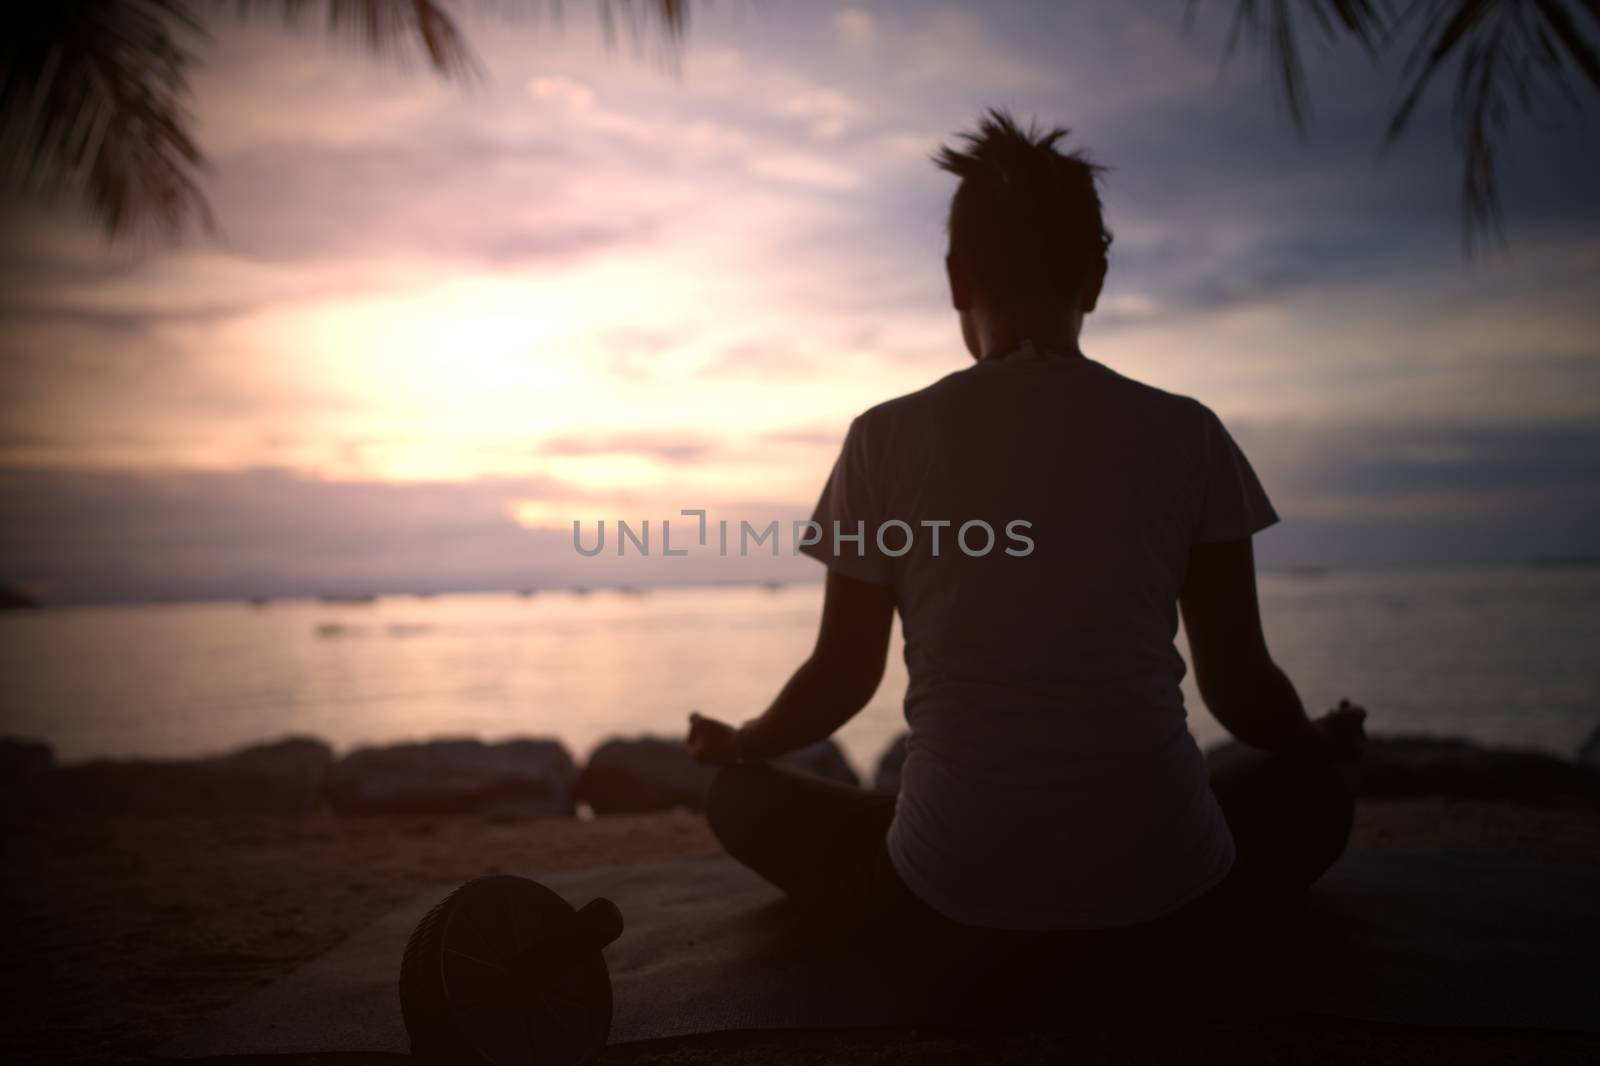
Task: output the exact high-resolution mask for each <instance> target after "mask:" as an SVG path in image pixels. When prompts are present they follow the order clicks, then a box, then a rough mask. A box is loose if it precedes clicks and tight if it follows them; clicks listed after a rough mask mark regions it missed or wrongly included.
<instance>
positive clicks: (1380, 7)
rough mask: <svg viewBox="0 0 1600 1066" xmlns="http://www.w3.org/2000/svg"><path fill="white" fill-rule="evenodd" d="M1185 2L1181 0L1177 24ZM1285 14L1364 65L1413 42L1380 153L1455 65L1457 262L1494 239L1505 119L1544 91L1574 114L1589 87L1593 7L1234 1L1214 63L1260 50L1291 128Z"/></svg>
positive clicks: (1290, 26) (1291, 62)
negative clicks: (1347, 41) (1363, 54)
mask: <svg viewBox="0 0 1600 1066" xmlns="http://www.w3.org/2000/svg"><path fill="white" fill-rule="evenodd" d="M1197 3H1198V0H1190V4H1189V10H1188V11H1187V12H1186V15H1185V18H1186V19H1190V18H1192V16H1193V9H1194V7H1195V6H1196V4H1197ZM1294 8H1300V9H1303V10H1304V11H1305V13H1306V14H1308V15H1309V16H1310V18H1311V21H1313V22H1315V23H1316V24H1317V25H1318V26H1319V27H1320V28H1321V31H1322V33H1323V35H1324V37H1330V38H1331V37H1336V36H1339V35H1343V36H1345V37H1349V38H1354V39H1355V40H1356V41H1358V42H1359V43H1360V44H1361V46H1362V47H1363V48H1364V49H1365V50H1366V51H1367V53H1368V54H1369V55H1373V56H1375V57H1376V56H1377V55H1379V54H1380V53H1381V52H1382V51H1383V50H1384V49H1386V48H1387V47H1389V46H1390V45H1391V44H1392V43H1393V42H1394V41H1395V40H1396V39H1398V38H1399V37H1401V36H1402V35H1407V34H1414V36H1415V39H1414V41H1413V43H1412V45H1411V48H1410V52H1409V55H1408V57H1407V59H1406V60H1405V64H1404V70H1403V74H1402V79H1401V80H1402V83H1403V86H1404V88H1403V90H1402V92H1401V93H1400V97H1399V101H1398V103H1397V104H1396V105H1395V108H1394V111H1393V112H1392V114H1391V116H1390V118H1389V123H1388V127H1387V130H1386V132H1385V135H1384V145H1385V147H1387V146H1389V145H1391V144H1393V143H1394V141H1395V140H1397V139H1398V138H1399V137H1400V135H1401V134H1402V133H1404V132H1405V130H1406V128H1407V126H1408V125H1409V124H1410V122H1411V120H1412V117H1413V115H1414V114H1415V112H1416V110H1417V106H1418V104H1419V103H1420V102H1421V100H1422V98H1423V96H1424V94H1425V93H1426V91H1427V89H1428V87H1429V85H1431V84H1432V83H1433V80H1434V78H1435V77H1436V76H1437V75H1438V74H1439V73H1440V72H1441V71H1442V70H1443V69H1444V68H1445V67H1447V66H1448V65H1450V64H1451V63H1456V64H1458V66H1457V69H1456V79H1455V86H1454V99H1453V103H1452V111H1451V114H1452V121H1453V123H1454V127H1455V135H1456V142H1457V145H1458V147H1459V149H1460V151H1461V157H1462V177H1461V232H1462V241H1463V245H1464V247H1465V249H1466V250H1467V252H1468V253H1469V254H1470V253H1471V251H1472V250H1473V248H1474V247H1475V245H1476V244H1477V242H1478V241H1479V240H1481V239H1483V238H1485V237H1491V238H1493V239H1495V240H1498V241H1503V240H1504V219H1503V209H1502V205H1501V199H1500V186H1499V180H1498V175H1499V167H1498V162H1499V159H1498V151H1499V146H1500V144H1501V141H1502V139H1503V138H1504V136H1505V133H1506V131H1507V129H1508V127H1509V125H1510V122H1511V120H1512V118H1513V117H1514V114H1515V113H1517V112H1520V113H1522V114H1523V115H1524V116H1529V117H1531V116H1533V115H1534V114H1535V113H1536V111H1537V109H1538V108H1539V106H1540V105H1541V103H1542V102H1543V100H1544V99H1546V97H1547V96H1548V95H1550V94H1552V93H1553V94H1555V95H1559V96H1561V97H1563V98H1565V99H1566V100H1567V101H1568V102H1569V103H1571V104H1572V105H1573V106H1574V107H1575V108H1576V107H1581V105H1582V101H1581V99H1580V97H1579V95H1578V91H1577V90H1578V88H1579V87H1580V86H1582V85H1583V84H1584V83H1587V85H1588V86H1589V87H1590V88H1591V89H1600V48H1597V46H1596V43H1595V42H1596V34H1597V33H1600V0H1414V2H1412V3H1411V4H1409V5H1407V6H1406V8H1405V9H1404V11H1403V12H1402V13H1401V14H1400V15H1399V17H1398V18H1395V19H1393V20H1392V21H1391V20H1390V18H1389V17H1388V16H1389V5H1388V4H1387V3H1385V2H1384V0H1235V4H1234V12H1233V25H1232V28H1231V29H1230V30H1229V34H1228V44H1227V48H1226V52H1225V54H1226V55H1230V56H1231V55H1232V53H1233V51H1234V50H1235V49H1236V48H1237V46H1238V44H1239V42H1240V41H1241V40H1244V39H1248V40H1249V41H1250V42H1251V43H1253V44H1256V45H1258V46H1260V47H1261V48H1262V49H1263V50H1264V51H1265V52H1266V54H1267V57H1268V60H1269V65H1270V68H1271V69H1272V71H1273V72H1274V80H1276V81H1277V82H1278V84H1279V89H1280V92H1281V93H1282V96H1283V100H1284V102H1285V103H1286V104H1287V106H1288V109H1289V115H1290V117H1291V119H1293V121H1294V124H1295V128H1296V129H1298V130H1302V131H1303V130H1304V129H1305V127H1306V124H1307V122H1308V120H1309V115H1310V99H1309V96H1308V94H1307V89H1306V82H1305V71H1304V66H1303V63H1302V60H1301V56H1300V43H1299V35H1298V33H1297V32H1296V27H1295V22H1294V12H1293V10H1292V9H1294Z"/></svg>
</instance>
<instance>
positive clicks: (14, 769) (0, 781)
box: [0, 737, 56, 788]
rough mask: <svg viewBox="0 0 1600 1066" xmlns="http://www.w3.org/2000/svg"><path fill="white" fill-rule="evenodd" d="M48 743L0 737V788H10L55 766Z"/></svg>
mask: <svg viewBox="0 0 1600 1066" xmlns="http://www.w3.org/2000/svg"><path fill="white" fill-rule="evenodd" d="M55 762H56V755H55V752H53V751H51V750H50V745H48V744H46V743H44V742H43V741H39V740H28V739H26V738H24V737H0V788H10V787H11V786H12V785H15V784H18V783H21V782H23V781H25V780H27V779H28V778H30V777H32V776H33V775H34V774H38V773H43V772H44V771H46V770H49V769H50V768H51V767H53V766H55Z"/></svg>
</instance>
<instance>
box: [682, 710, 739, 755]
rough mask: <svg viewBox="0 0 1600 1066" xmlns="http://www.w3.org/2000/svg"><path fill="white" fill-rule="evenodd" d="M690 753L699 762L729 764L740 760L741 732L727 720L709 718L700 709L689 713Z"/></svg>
mask: <svg viewBox="0 0 1600 1066" xmlns="http://www.w3.org/2000/svg"><path fill="white" fill-rule="evenodd" d="M688 745H689V754H690V756H692V757H693V758H694V761H695V762H697V763H704V764H705V765H707V766H728V765H731V764H733V763H736V762H738V761H739V734H738V731H737V730H735V729H734V727H733V726H731V725H729V724H728V723H727V722H719V721H717V720H716V719H715V718H707V717H706V716H705V715H703V714H701V713H700V712H699V711H692V712H690V714H689V739H688Z"/></svg>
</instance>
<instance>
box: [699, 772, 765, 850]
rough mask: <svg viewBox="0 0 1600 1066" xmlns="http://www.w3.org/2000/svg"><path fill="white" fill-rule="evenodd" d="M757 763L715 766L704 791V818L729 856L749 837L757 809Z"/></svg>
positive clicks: (758, 776) (758, 788)
mask: <svg viewBox="0 0 1600 1066" xmlns="http://www.w3.org/2000/svg"><path fill="white" fill-rule="evenodd" d="M765 769H766V768H765V767H764V766H762V765H761V764H759V763H735V764H733V765H730V766H722V767H718V769H717V772H716V775H715V776H713V777H712V779H711V786H710V787H709V788H708V789H707V790H706V798H705V816H706V822H707V823H708V824H709V825H710V826H711V832H712V833H713V834H714V835H715V836H716V838H717V839H718V840H719V841H721V842H722V846H723V847H724V848H725V849H727V850H728V851H729V852H730V853H733V852H735V849H736V848H737V847H738V846H739V844H740V842H742V841H743V840H745V839H747V838H748V835H749V828H750V826H751V824H752V823H753V821H754V820H755V815H756V813H757V811H758V809H759V806H760V805H759V804H758V803H757V802H756V798H757V796H758V795H759V790H760V780H759V778H760V776H761V772H762V771H763V770H765Z"/></svg>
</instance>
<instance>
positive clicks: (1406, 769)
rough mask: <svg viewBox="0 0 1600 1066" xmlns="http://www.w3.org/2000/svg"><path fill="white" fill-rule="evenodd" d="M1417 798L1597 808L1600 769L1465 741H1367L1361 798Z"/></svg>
mask: <svg viewBox="0 0 1600 1066" xmlns="http://www.w3.org/2000/svg"><path fill="white" fill-rule="evenodd" d="M1421 796H1448V797H1452V798H1456V799H1478V800H1504V801H1509V802H1513V803H1526V804H1530V805H1535V806H1571V805H1578V806H1587V805H1597V806H1600V769H1595V768H1592V767H1588V766H1580V765H1579V764H1577V763H1575V762H1568V761H1567V760H1566V759H1562V758H1558V757H1557V756H1554V755H1547V754H1545V753H1543V752H1537V751H1520V750H1517V749H1511V748H1486V747H1481V746H1479V745H1477V744H1473V743H1471V742H1469V741H1465V740H1453V739H1437V738H1433V737H1407V736H1398V737H1380V738H1374V739H1372V740H1370V741H1369V742H1368V744H1367V754H1366V757H1365V758H1364V759H1363V760H1362V763H1361V798H1363V799H1413V798H1416V797H1421Z"/></svg>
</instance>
